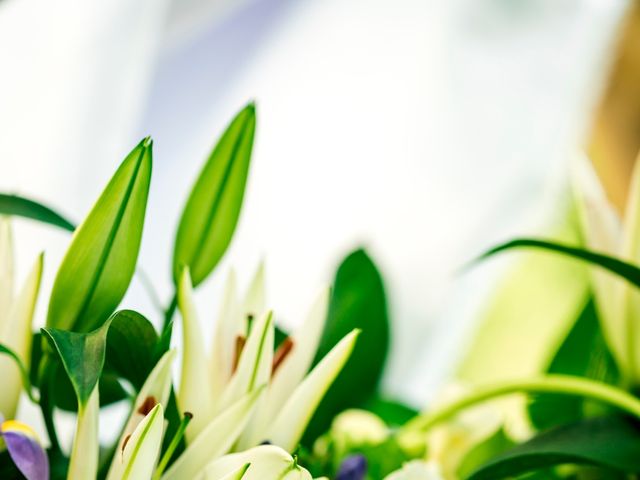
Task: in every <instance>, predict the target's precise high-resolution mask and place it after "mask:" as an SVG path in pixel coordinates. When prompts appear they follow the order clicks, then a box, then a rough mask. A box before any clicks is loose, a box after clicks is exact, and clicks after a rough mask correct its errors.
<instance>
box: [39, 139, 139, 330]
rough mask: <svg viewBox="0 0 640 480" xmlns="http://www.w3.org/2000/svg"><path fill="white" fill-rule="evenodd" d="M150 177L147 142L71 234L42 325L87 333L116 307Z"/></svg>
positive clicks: (131, 263) (132, 259)
mask: <svg viewBox="0 0 640 480" xmlns="http://www.w3.org/2000/svg"><path fill="white" fill-rule="evenodd" d="M150 179H151V140H150V139H145V140H143V141H142V142H140V144H139V145H138V146H137V147H136V148H134V149H133V151H132V152H131V153H130V154H129V155H128V156H127V158H125V160H124V161H123V162H122V165H120V168H118V170H117V171H116V173H115V175H114V176H113V178H112V179H111V181H110V182H109V184H108V185H107V187H106V188H105V190H104V191H103V192H102V195H101V196H100V198H99V199H98V201H97V202H96V204H95V206H94V207H93V209H92V210H91V212H90V213H89V215H88V216H87V218H86V219H85V221H84V222H83V223H82V224H81V225H80V226H79V227H78V229H77V230H76V232H75V233H74V235H73V239H72V241H71V245H70V246H69V249H68V250H67V253H66V255H65V257H64V260H63V261H62V264H61V265H60V269H59V270H58V273H57V275H56V279H55V282H54V285H53V290H52V292H51V300H50V302H49V312H48V314H47V326H48V327H52V328H58V329H64V330H74V331H80V332H88V331H90V330H93V329H95V328H96V327H98V326H99V325H101V324H102V322H104V321H105V320H106V319H107V318H108V317H109V315H111V313H112V312H113V311H114V310H115V308H116V307H117V306H118V304H119V303H120V301H121V300H122V297H123V296H124V294H125V292H126V291H127V288H128V286H129V282H130V281H131V277H132V276H133V273H134V271H135V266H136V260H137V258H138V250H139V248H140V240H141V238H142V227H143V224H144V215H145V208H146V204H147V195H148V192H149V182H150Z"/></svg>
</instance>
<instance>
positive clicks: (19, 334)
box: [0, 218, 43, 418]
mask: <svg viewBox="0 0 640 480" xmlns="http://www.w3.org/2000/svg"><path fill="white" fill-rule="evenodd" d="M42 265H43V255H42V254H40V255H39V256H38V259H37V260H36V262H35V264H34V266H33V267H32V269H31V272H30V273H29V275H28V277H27V279H26V281H25V282H24V285H23V287H22V289H21V290H20V292H19V293H18V295H17V296H15V297H14V295H13V291H14V278H13V248H12V237H11V226H10V223H9V220H8V219H6V218H0V343H1V344H3V345H5V346H6V347H8V348H10V349H11V350H13V351H14V352H15V354H16V355H17V356H18V357H19V358H20V360H21V361H22V363H23V364H24V365H25V367H26V368H29V360H30V357H31V338H32V328H31V325H32V321H33V313H34V311H35V306H36V300H37V297H38V291H39V289H40V280H41V277H42ZM0 378H1V379H2V382H3V388H2V390H1V391H0V412H1V413H2V414H3V415H4V416H5V417H7V418H13V417H14V416H15V413H16V409H17V406H18V400H19V399H20V391H21V390H22V377H21V374H20V369H19V368H18V366H17V365H16V364H15V362H14V361H13V359H11V358H9V357H7V356H6V355H0Z"/></svg>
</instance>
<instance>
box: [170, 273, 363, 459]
mask: <svg viewBox="0 0 640 480" xmlns="http://www.w3.org/2000/svg"><path fill="white" fill-rule="evenodd" d="M235 291H236V287H235V275H234V274H231V275H230V276H229V280H228V284H227V288H226V289H225V299H224V302H223V306H222V309H221V316H220V318H219V319H218V325H217V327H216V333H215V337H214V343H213V348H214V352H212V354H211V356H210V358H212V359H222V361H221V362H220V363H218V362H211V363H208V362H207V359H206V356H205V353H204V351H205V348H204V344H203V340H202V336H201V334H200V330H199V326H198V319H197V316H196V312H195V309H194V308H193V298H192V295H193V289H192V288H191V281H190V279H189V272H188V270H186V269H185V270H184V272H183V275H182V277H181V279H180V285H179V295H178V298H179V300H178V306H179V308H180V312H181V314H182V318H183V322H184V328H185V331H186V333H185V334H184V335H183V342H184V343H183V352H185V353H184V357H183V366H182V372H183V383H182V384H181V386H180V391H179V392H178V403H179V405H180V408H181V409H186V410H189V411H191V412H192V413H193V414H194V422H195V421H196V419H198V418H199V420H198V423H196V424H195V426H193V425H192V424H193V423H194V422H192V424H190V425H189V427H187V440H188V442H189V443H192V442H193V441H194V439H195V440H197V439H198V435H199V434H201V432H203V431H204V429H205V428H206V427H205V426H206V425H207V424H209V423H210V422H212V421H215V419H216V416H217V415H219V414H220V412H222V411H224V410H225V409H227V408H228V407H229V406H230V405H232V404H234V402H237V401H238V400H239V399H240V398H242V397H243V396H244V395H246V394H248V393H250V392H252V391H254V390H255V388H256V387H258V386H259V385H263V384H266V385H267V388H266V390H265V392H264V394H263V395H262V397H261V398H258V399H257V407H256V412H255V414H254V415H253V416H252V418H251V419H250V421H249V423H248V424H247V426H246V428H245V429H244V431H243V432H242V435H241V437H240V439H239V441H238V443H237V445H236V447H235V448H236V449H238V450H242V449H246V448H249V447H253V446H255V445H258V444H260V443H261V442H263V441H265V440H268V441H270V442H273V443H275V444H276V445H279V446H281V447H283V448H285V449H290V450H291V449H293V448H295V446H296V444H297V442H298V441H299V440H300V438H301V436H302V434H303V432H304V429H305V428H306V426H307V424H308V422H309V421H310V419H311V416H312V415H313V412H314V411H315V409H316V407H317V406H318V404H319V402H320V400H321V398H322V396H323V395H324V394H325V393H326V391H327V389H328V388H329V386H330V385H331V383H332V382H333V381H334V380H335V378H336V376H337V375H338V373H339V372H340V370H341V369H342V367H343V366H344V364H345V362H346V361H347V359H348V358H349V356H350V354H351V351H352V350H353V346H354V344H355V341H356V338H357V335H358V334H357V332H352V333H351V334H349V335H347V336H346V337H345V338H344V339H342V341H340V342H339V343H338V345H336V346H335V347H334V349H333V350H332V351H331V352H329V353H328V354H327V356H326V357H325V358H324V359H323V360H322V361H321V362H320V363H319V364H318V365H317V366H316V367H315V368H314V369H313V371H311V372H310V373H309V374H308V375H307V372H308V371H309V368H310V366H311V364H312V362H313V359H314V357H315V353H316V350H317V347H318V344H319V341H320V337H321V335H322V331H323V328H324V321H325V318H326V314H327V308H328V302H329V290H328V289H324V290H323V291H322V293H321V295H320V296H319V298H318V300H317V301H316V302H315V303H314V306H313V308H312V309H311V312H310V314H309V315H308V317H307V319H306V320H305V322H304V323H303V326H302V328H300V330H299V331H298V332H297V333H296V334H295V335H293V336H292V337H289V338H287V339H286V340H285V341H283V343H282V345H280V346H279V348H278V351H276V353H275V354H274V352H273V341H274V340H273V339H274V325H273V316H272V314H271V313H270V312H267V313H264V312H262V313H261V314H259V315H258V316H257V317H255V315H257V312H259V311H260V310H259V309H262V310H263V309H264V307H263V305H264V270H263V268H262V267H261V268H259V269H258V272H257V273H256V276H255V278H254V280H253V281H252V286H251V287H250V288H249V292H248V294H247V297H246V299H245V301H244V302H243V303H240V302H239V301H238V300H237V299H235V298H234V297H235ZM248 308H249V309H250V310H247V309H248ZM247 316H251V317H253V318H255V320H254V321H253V322H252V325H251V329H250V332H249V335H248V338H246V339H245V337H244V335H243V332H246V330H245V328H246V327H245V321H246V319H247ZM216 350H217V351H216ZM231 352H233V353H231ZM221 368H227V369H228V370H227V371H220V369H221ZM305 376H306V378H305ZM204 389H207V392H217V393H216V398H215V399H214V400H213V401H211V400H207V399H208V398H210V397H209V393H206V392H205V393H203V390H204ZM222 453H225V452H222Z"/></svg>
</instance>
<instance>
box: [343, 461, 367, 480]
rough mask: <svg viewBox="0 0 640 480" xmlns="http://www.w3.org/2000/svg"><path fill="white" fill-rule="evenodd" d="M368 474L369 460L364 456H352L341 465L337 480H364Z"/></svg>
mask: <svg viewBox="0 0 640 480" xmlns="http://www.w3.org/2000/svg"><path fill="white" fill-rule="evenodd" d="M366 474H367V459H366V458H365V457H364V455H350V456H348V457H346V458H345V459H344V460H343V461H342V463H341V464H340V468H339V469H338V474H337V475H336V480H363V479H364V477H365V475H366Z"/></svg>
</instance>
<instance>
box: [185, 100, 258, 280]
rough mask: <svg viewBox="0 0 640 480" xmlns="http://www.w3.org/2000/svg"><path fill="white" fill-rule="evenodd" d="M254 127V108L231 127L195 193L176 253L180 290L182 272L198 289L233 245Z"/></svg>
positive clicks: (201, 173)
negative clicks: (183, 270) (186, 273)
mask: <svg viewBox="0 0 640 480" xmlns="http://www.w3.org/2000/svg"><path fill="white" fill-rule="evenodd" d="M255 124H256V117H255V107H254V105H253V104H252V103H251V104H249V105H247V106H246V107H245V108H244V109H242V110H241V111H240V113H238V115H237V116H236V117H235V118H234V119H233V121H232V122H231V124H230V125H229V126H228V127H227V130H226V131H225V132H224V133H223V135H222V137H221V138H220V140H219V141H218V144H217V145H216V146H215V148H214V149H213V151H212V152H211V155H210V156H209V159H208V160H207V163H206V164H205V166H204V168H203V169H202V171H201V172H200V176H199V177H198V179H197V181H196V183H195V185H194V186H193V189H192V190H191V194H190V195H189V199H188V200H187V204H186V206H185V208H184V211H183V212H182V217H181V219H180V225H179V227H178V233H177V235H176V242H175V249H174V252H173V278H174V282H175V284H176V285H177V284H178V280H179V278H180V272H181V271H182V268H183V267H185V266H187V267H189V269H190V271H191V277H192V281H193V285H194V286H197V285H198V284H199V283H200V282H202V281H203V280H204V279H205V278H206V277H207V275H209V273H211V271H212V270H213V269H214V267H215V266H216V265H217V263H218V261H219V260H220V258H222V255H223V254H224V252H225V251H226V249H227V247H228V246H229V243H230V242H231V238H232V236H233V232H234V230H235V228H236V224H237V223H238V217H239V216H240V208H241V206H242V198H243V196H244V189H245V185H246V183H247V174H248V171H249V163H250V161H251V150H252V148H253V136H254V132H255Z"/></svg>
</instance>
